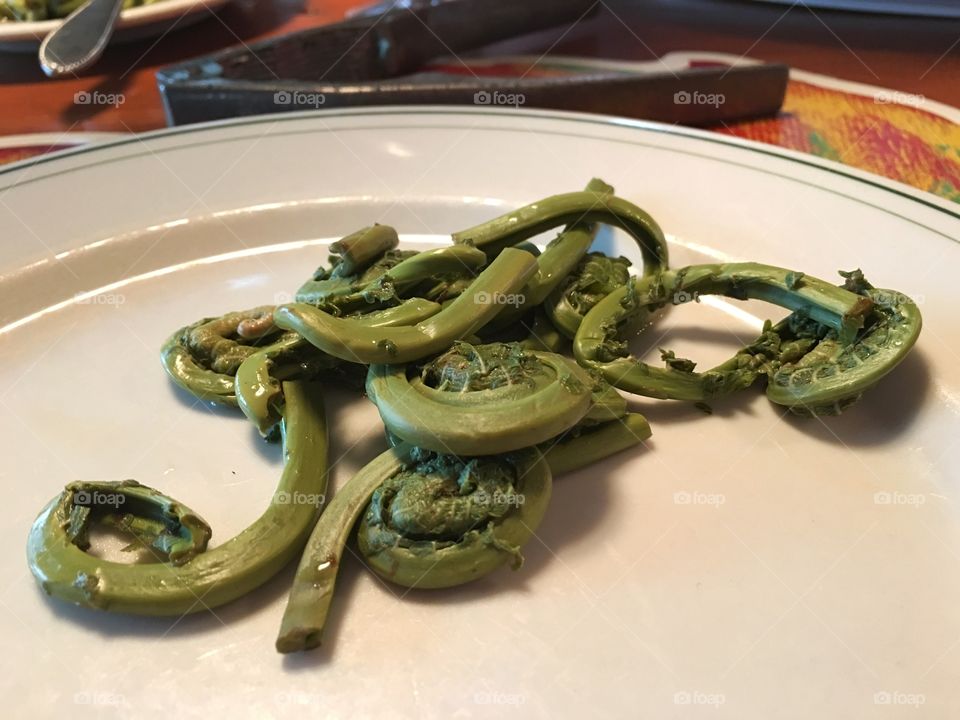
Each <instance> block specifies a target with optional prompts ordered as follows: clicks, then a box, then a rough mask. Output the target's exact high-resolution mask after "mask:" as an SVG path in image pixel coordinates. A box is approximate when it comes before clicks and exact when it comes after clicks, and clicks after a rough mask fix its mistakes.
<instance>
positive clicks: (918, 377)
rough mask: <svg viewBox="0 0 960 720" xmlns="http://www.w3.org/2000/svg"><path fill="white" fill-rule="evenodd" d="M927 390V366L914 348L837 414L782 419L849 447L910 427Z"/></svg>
mask: <svg viewBox="0 0 960 720" xmlns="http://www.w3.org/2000/svg"><path fill="white" fill-rule="evenodd" d="M929 390H930V366H929V364H928V363H927V360H926V358H925V357H924V355H923V353H922V352H920V351H919V350H916V349H915V350H914V351H913V352H912V353H910V355H908V356H907V357H906V359H905V360H904V361H903V362H902V363H901V364H900V366H899V367H898V368H896V369H895V370H894V371H893V372H891V373H890V374H889V375H888V376H887V377H885V378H883V379H882V380H881V381H880V382H879V383H877V385H876V386H875V387H873V388H871V389H869V390H867V391H866V392H865V393H864V394H863V397H862V398H860V400H859V401H857V402H856V403H855V404H854V405H853V406H852V407H850V408H849V409H848V410H846V411H845V412H843V413H842V414H841V415H839V416H837V417H824V418H820V419H819V420H818V419H816V418H802V417H797V416H794V415H788V416H786V418H785V421H786V422H788V423H789V424H790V425H791V426H792V427H794V428H796V429H797V430H800V431H801V432H804V433H806V434H807V435H809V436H811V437H813V438H816V439H817V440H823V441H826V442H832V443H839V444H841V445H848V446H851V447H859V446H868V445H880V444H883V443H887V442H891V441H893V440H896V439H897V438H898V437H900V436H901V435H902V434H903V433H905V432H906V431H907V430H908V429H909V428H910V426H911V425H912V424H913V421H914V420H915V419H916V417H917V414H918V413H919V411H920V408H921V407H923V403H924V401H925V399H926V397H927V395H928V393H929Z"/></svg>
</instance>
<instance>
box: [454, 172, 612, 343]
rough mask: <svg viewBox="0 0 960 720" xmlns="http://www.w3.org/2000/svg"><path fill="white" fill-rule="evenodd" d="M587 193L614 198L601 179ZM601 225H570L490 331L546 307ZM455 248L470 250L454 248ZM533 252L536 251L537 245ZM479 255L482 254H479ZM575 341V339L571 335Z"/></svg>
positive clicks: (539, 259) (539, 258) (545, 252)
mask: <svg viewBox="0 0 960 720" xmlns="http://www.w3.org/2000/svg"><path fill="white" fill-rule="evenodd" d="M587 190H588V191H590V192H595V193H598V194H600V195H603V196H604V197H608V198H609V197H612V196H613V188H612V187H611V186H610V185H607V183H605V182H604V181H603V180H600V179H598V178H594V179H592V180H591V181H590V182H589V183H588V184H587ZM598 228H599V225H598V224H597V223H589V222H577V223H572V224H570V225H567V227H566V228H564V230H563V231H562V232H561V233H560V234H559V235H557V237H555V238H554V239H553V240H551V241H550V243H549V244H548V245H547V247H546V248H545V249H544V250H543V252H542V253H540V252H539V251H538V252H537V271H536V272H535V273H534V274H533V277H531V278H530V280H529V281H528V282H527V284H526V286H524V288H523V290H521V291H520V292H519V293H517V296H516V298H515V300H516V302H514V303H512V304H510V305H509V306H508V307H507V308H506V309H504V311H503V312H501V313H500V314H499V315H497V317H496V318H494V320H493V321H492V322H491V323H490V325H489V329H490V330H491V331H494V332H495V331H496V330H497V329H499V328H502V327H505V326H507V325H510V324H512V323H515V322H517V320H518V319H519V318H520V317H521V316H522V315H523V314H524V313H525V312H526V311H527V310H529V309H530V308H532V307H535V306H537V305H540V304H542V303H543V301H544V300H546V299H547V296H548V295H550V294H551V293H552V292H553V291H554V290H555V289H556V288H557V286H558V285H560V284H561V283H563V282H564V281H565V280H566V278H567V276H569V275H570V273H571V272H573V270H574V269H575V268H576V267H577V265H578V263H580V261H581V259H582V258H583V256H584V255H586V253H587V250H589V249H590V246H591V245H592V244H593V241H594V239H595V238H596V236H597V230H598ZM530 245H532V243H527V242H524V243H520V245H518V246H517V247H523V248H526V247H527V246H530ZM454 247H470V246H469V245H454ZM533 248H536V246H535V245H533ZM478 252H479V251H478ZM571 337H573V336H572V335H571Z"/></svg>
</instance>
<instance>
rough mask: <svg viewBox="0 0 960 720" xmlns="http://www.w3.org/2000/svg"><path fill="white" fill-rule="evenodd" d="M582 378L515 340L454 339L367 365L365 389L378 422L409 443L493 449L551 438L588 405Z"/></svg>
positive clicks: (473, 451)
mask: <svg viewBox="0 0 960 720" xmlns="http://www.w3.org/2000/svg"><path fill="white" fill-rule="evenodd" d="M591 385H592V380H591V378H590V376H589V375H588V374H587V373H586V372H585V371H584V370H583V369H582V368H580V367H579V366H577V364H576V363H575V362H573V361H571V360H569V359H567V358H565V357H563V356H562V355H555V354H553V353H543V352H531V351H528V350H525V349H524V348H523V347H522V346H521V345H519V344H517V343H491V344H487V345H476V346H475V345H471V344H469V343H465V342H456V343H454V344H453V347H452V348H451V349H450V350H448V351H447V352H445V353H443V354H442V355H440V356H439V357H437V358H435V359H433V360H431V361H430V362H428V363H425V364H424V365H423V366H422V368H420V369H419V370H418V369H417V368H416V367H414V366H403V365H371V366H370V370H369V373H368V375H367V393H368V395H369V396H370V399H371V400H373V402H374V403H376V405H377V408H378V409H379V410H380V417H381V418H382V419H383V423H384V425H385V426H386V428H387V429H388V430H389V431H390V432H392V433H393V434H394V435H396V436H398V437H399V438H401V439H403V440H405V441H407V442H409V443H411V444H413V445H416V446H417V447H421V448H426V449H429V450H434V451H436V452H440V453H453V454H456V455H496V454H500V453H505V452H508V451H511V450H517V449H520V448H524V447H529V446H531V445H536V444H537V443H540V442H543V441H545V440H548V439H549V438H552V437H555V436H556V435H559V434H560V433H562V432H565V431H566V430H569V429H570V428H571V427H573V426H574V425H576V424H577V422H579V421H580V420H581V418H583V416H584V415H586V413H587V412H588V410H589V409H590V406H591V402H592V399H591Z"/></svg>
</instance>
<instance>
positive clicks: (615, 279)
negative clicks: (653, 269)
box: [543, 253, 630, 340]
mask: <svg viewBox="0 0 960 720" xmlns="http://www.w3.org/2000/svg"><path fill="white" fill-rule="evenodd" d="M629 280H630V261H629V260H627V259H626V258H625V257H617V258H612V257H608V256H606V255H604V254H603V253H588V254H587V255H586V257H584V258H582V259H581V260H580V262H579V263H578V264H577V266H576V268H574V270H573V272H571V273H570V274H569V275H568V276H567V277H566V278H565V279H564V281H563V282H562V283H561V284H560V286H559V287H557V288H556V289H555V290H554V291H553V292H551V293H550V296H549V297H548V298H547V299H546V302H544V304H543V307H544V310H545V311H546V313H547V316H548V317H549V318H550V321H551V322H552V323H553V325H554V326H555V327H556V328H557V330H559V331H560V332H561V333H563V334H564V335H565V336H567V337H568V338H570V339H571V340H573V338H574V337H575V336H576V334H577V329H578V328H579V327H580V323H581V322H582V321H583V318H584V316H585V315H586V314H587V313H588V312H590V310H592V309H593V306H594V305H596V304H597V303H598V302H600V301H601V300H603V298H605V297H606V296H607V295H609V294H610V293H612V292H613V291H614V290H616V289H618V288H621V287H623V286H625V285H626V284H627V282H628V281H629Z"/></svg>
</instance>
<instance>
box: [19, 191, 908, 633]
mask: <svg viewBox="0 0 960 720" xmlns="http://www.w3.org/2000/svg"><path fill="white" fill-rule="evenodd" d="M601 225H610V226H613V227H616V228H619V229H621V230H623V231H625V232H626V233H627V234H628V235H629V236H630V237H631V238H632V239H633V241H634V242H636V243H637V245H638V247H639V250H640V255H641V257H642V259H643V265H642V267H640V268H636V269H634V268H632V267H631V264H630V262H629V261H628V260H626V259H625V258H622V257H609V256H607V255H605V254H603V253H601V252H597V251H591V246H592V245H593V243H594V239H595V237H596V234H597V230H598V227H599V226H601ZM551 230H557V231H558V234H557V236H556V237H555V238H554V239H553V240H551V241H550V242H549V243H548V244H546V245H545V247H544V248H543V249H542V250H540V249H539V248H538V247H537V246H536V245H534V244H532V243H531V242H530V240H531V239H532V238H533V237H535V236H536V235H539V234H540V233H543V232H547V231H551ZM451 239H452V242H451V244H449V245H446V246H444V247H440V248H437V249H433V250H428V251H424V252H416V251H412V250H400V249H398V247H399V237H398V235H397V233H396V231H395V230H394V229H393V228H390V227H387V226H383V225H374V226H371V227H368V228H364V229H362V230H360V231H358V232H356V233H353V234H352V235H349V236H347V237H345V238H343V239H342V240H340V241H338V242H336V243H334V244H332V245H331V248H330V249H331V255H330V259H329V261H328V265H327V266H326V267H320V268H319V269H318V270H316V271H315V272H314V273H313V275H312V276H311V277H310V279H309V280H307V281H306V282H305V283H304V284H303V285H302V287H301V288H300V289H299V290H298V292H297V294H296V297H295V302H292V303H287V304H283V305H280V306H276V307H274V306H262V307H257V308H254V309H252V310H249V311H245V312H233V313H227V314H226V315H223V316H221V317H218V318H205V319H203V320H200V321H198V322H195V323H193V324H191V325H187V326H186V327H184V328H182V329H180V330H178V331H177V332H176V333H174V334H173V335H172V336H171V337H170V339H169V340H168V341H167V342H166V343H165V344H164V346H163V348H162V351H161V359H162V362H163V366H164V368H165V369H166V371H167V373H168V374H169V376H170V377H171V379H172V380H173V381H174V382H175V383H176V384H177V385H179V386H180V387H182V388H184V389H185V390H187V391H189V392H190V393H192V394H193V395H195V396H197V397H198V398H200V399H202V400H206V401H212V402H218V403H224V404H228V405H236V406H239V408H240V409H241V410H242V411H243V413H244V414H245V415H246V416H247V417H248V418H249V419H250V420H251V421H252V422H253V423H254V424H255V425H256V427H257V428H258V429H259V431H260V432H261V433H262V434H263V435H264V436H265V437H267V438H269V439H275V438H277V437H280V438H282V441H283V444H284V459H285V465H284V470H283V475H282V478H281V481H280V486H279V487H278V488H277V491H276V493H275V494H274V496H273V499H272V500H271V502H270V504H269V506H268V508H267V510H266V512H265V513H264V514H263V515H262V516H261V517H260V518H259V519H258V520H257V521H256V522H255V523H254V524H253V525H251V526H250V527H249V528H247V529H246V530H244V531H243V532H242V533H240V534H239V535H237V536H236V537H235V538H233V539H232V540H230V541H228V542H226V543H224V544H222V545H220V546H218V547H216V548H214V549H207V542H208V540H209V538H210V535H211V530H210V528H209V526H208V525H207V524H206V523H205V522H204V521H203V520H202V519H201V518H200V517H199V516H198V515H197V514H196V513H194V512H193V511H192V510H190V509H189V508H187V507H185V506H184V505H182V504H180V503H178V502H177V501H175V500H173V499H172V498H169V497H167V496H165V495H163V494H161V493H159V492H158V491H156V490H152V489H150V488H148V487H146V486H143V485H140V484H139V483H137V482H135V481H133V480H125V481H122V482H75V483H71V484H70V485H67V487H66V488H65V489H64V491H63V492H62V493H61V494H60V495H59V496H57V497H56V498H54V499H53V500H52V501H51V502H50V503H49V504H48V505H47V507H46V508H44V510H43V511H42V512H41V514H40V516H39V517H38V518H37V520H36V522H35V523H34V525H33V528H32V529H31V531H30V536H29V541H28V557H29V562H30V567H31V570H32V571H33V574H34V576H35V577H36V578H37V580H38V581H39V583H40V585H41V586H42V587H43V589H44V590H45V591H46V592H48V593H50V594H51V595H54V596H56V597H59V598H61V599H64V600H67V601H70V602H73V603H76V604H79V605H84V606H88V607H92V608H98V609H104V610H114V611H119V612H127V613H136V614H144V615H173V614H183V613H188V612H195V611H198V610H201V609H205V608H211V607H214V606H216V605H219V604H222V603H225V602H228V601H230V600H232V599H234V598H236V597H238V596H240V595H242V594H244V593H246V592H248V591H249V590H251V589H253V588H254V587H256V586H258V585H260V584H261V583H263V582H265V581H266V580H267V579H268V578H269V577H271V576H272V575H273V574H274V573H276V572H277V571H278V570H279V569H280V568H281V567H283V565H284V564H286V563H287V562H288V561H290V560H291V559H292V558H293V557H296V556H297V555H298V554H299V555H300V563H299V567H298V569H297V573H296V576H295V579H294V583H293V589H292V591H291V594H290V598H289V601H288V604H287V609H286V612H285V614H284V616H283V621H282V624H281V629H280V633H279V636H278V638H277V642H276V647H277V649H278V650H279V651H281V652H291V651H297V650H304V649H307V648H311V647H315V646H316V645H318V644H319V643H320V640H321V636H322V632H323V627H324V624H325V620H326V617H327V613H328V610H329V607H330V602H331V600H332V597H333V590H334V584H335V581H336V577H337V572H338V569H339V566H340V562H341V559H342V556H343V552H344V549H345V547H346V545H347V543H348V542H349V540H350V537H351V535H352V534H354V533H355V535H356V542H357V547H358V550H359V555H360V557H361V558H362V559H363V561H364V563H365V564H366V565H367V567H368V568H369V569H370V570H372V571H373V572H374V573H376V574H377V575H379V576H380V577H382V578H383V579H384V580H387V581H389V582H392V583H397V584H400V585H404V586H408V587H417V588H440V587H450V586H453V585H460V584H463V583H466V582H469V581H471V580H474V579H476V578H479V577H482V576H484V575H486V574H487V573H490V572H492V571H493V570H495V569H496V568H498V567H500V566H501V565H504V564H509V565H511V566H512V567H514V568H518V567H520V565H521V563H522V561H523V555H522V548H523V546H524V545H525V544H526V543H527V542H528V541H529V540H530V539H531V538H532V537H534V535H535V533H536V530H537V527H538V526H539V524H540V522H541V520H542V519H543V517H544V515H545V513H546V512H547V508H548V504H549V501H550V495H551V490H552V484H553V478H554V476H555V475H559V474H562V473H566V472H571V471H574V470H577V469H579V468H582V467H584V466H586V465H589V464H592V463H595V462H597V461H600V460H602V459H603V458H605V457H607V456H609V455H612V454H614V453H617V452H620V451H622V450H625V449H627V448H629V447H632V446H635V445H637V444H638V443H642V442H643V441H644V440H645V439H646V438H648V437H649V436H650V427H649V425H648V424H647V422H646V420H645V419H644V417H643V416H642V415H640V414H639V413H636V412H631V411H630V409H629V407H628V403H627V398H626V397H624V395H622V394H621V393H620V392H618V390H622V391H625V392H627V393H632V394H634V395H641V396H646V397H648V398H659V399H672V400H680V401H689V402H695V403H704V402H707V401H711V400H714V399H716V398H718V397H721V396H724V395H729V394H731V393H735V392H739V391H742V390H745V389H747V388H749V387H750V386H752V385H755V384H765V386H766V394H767V397H768V398H769V399H770V400H771V401H773V402H774V403H777V404H778V405H782V406H785V407H787V408H789V410H791V411H792V412H794V413H797V414H800V415H833V414H837V413H839V412H842V411H843V410H845V409H846V408H848V407H849V406H850V405H851V404H852V403H854V402H855V401H856V400H857V399H858V398H859V397H860V396H861V395H862V394H863V392H864V391H865V390H866V389H868V388H869V387H870V386H871V385H873V384H875V383H876V382H877V381H878V380H880V378H882V377H883V376H884V375H886V374H887V373H888V372H890V371H891V370H892V369H893V368H894V367H896V365H897V364H898V363H900V362H901V361H902V360H903V358H904V357H905V356H906V354H907V353H908V352H909V351H910V349H911V347H912V346H913V345H914V343H915V342H916V339H917V337H918V335H919V332H920V326H921V319H920V314H919V312H918V310H917V307H916V305H915V304H914V303H913V302H912V301H911V300H910V299H909V298H907V297H906V296H905V295H903V294H901V293H898V292H896V291H891V290H880V289H877V288H874V287H873V286H872V285H870V284H869V283H868V282H867V281H866V280H865V279H864V277H863V274H862V273H861V272H860V271H859V270H855V271H852V272H846V273H841V274H842V275H843V277H844V282H843V283H842V284H840V285H839V286H838V285H834V284H831V283H829V282H826V281H824V280H820V279H817V278H814V277H810V276H808V275H805V274H804V273H802V272H799V271H795V270H788V269H784V268H778V267H774V266H771V265H762V264H759V263H727V264H708V265H694V266H690V267H685V268H680V269H676V270H674V269H670V268H669V267H668V253H667V245H666V242H665V240H664V236H663V233H662V232H661V230H660V228H659V227H658V226H657V224H656V222H655V221H654V220H653V218H651V217H650V216H649V215H648V214H646V213H645V212H644V211H643V210H641V209H640V208H638V207H636V206H635V205H633V204H632V203H630V202H628V201H626V200H624V199H622V198H618V197H617V196H616V195H615V194H614V191H613V188H611V187H610V186H609V185H607V184H606V183H604V182H602V181H600V180H593V181H591V182H590V184H589V185H588V186H587V188H586V189H585V190H583V191H581V192H574V193H568V194H565V195H557V196H553V197H550V198H546V199H544V200H542V201H540V202H537V203H533V204H531V205H528V206H526V207H523V208H520V209H518V210H515V211H513V212H511V213H508V214H506V215H504V216H502V217H499V218H496V219H494V220H491V221H489V222H486V223H483V224H482V225H479V226H477V227H474V228H470V229H468V230H464V231H461V232H458V233H455V234H454V235H453V236H452V238H451ZM710 294H713V295H723V296H726V297H728V298H732V299H735V300H746V299H757V300H763V301H766V302H768V303H772V304H773V305H777V306H779V307H782V308H785V309H786V310H789V311H790V314H789V315H787V317H786V318H784V319H783V320H781V321H780V322H778V323H777V324H772V323H770V322H767V323H766V324H765V325H764V327H763V330H762V332H761V333H760V335H759V336H758V337H757V338H756V339H755V340H754V341H753V342H751V343H749V344H748V345H746V346H745V347H743V348H741V349H740V350H738V351H737V352H736V353H735V354H734V355H733V357H731V358H730V359H729V360H727V361H726V362H724V363H721V364H720V365H718V366H717V367H714V368H712V369H709V370H706V371H703V372H697V371H696V363H694V362H693V361H691V360H688V359H685V358H678V357H676V355H675V354H674V353H672V352H669V351H663V352H662V357H661V359H662V361H663V365H662V366H656V367H655V366H652V365H650V364H647V363H645V362H642V361H641V360H639V359H638V358H636V357H634V356H632V355H631V353H630V351H629V347H628V341H629V339H630V337H631V336H632V335H635V334H637V333H642V332H646V331H647V330H646V328H647V327H648V326H649V325H650V324H651V322H652V318H655V317H656V315H657V311H659V310H661V309H662V308H664V307H665V306H668V305H680V304H683V303H684V302H686V301H687V300H689V299H690V298H698V297H700V296H702V295H710ZM349 376H353V377H355V378H357V379H363V378H365V383H357V384H358V386H359V385H360V384H365V389H366V394H367V397H368V398H369V399H370V400H371V401H372V402H373V403H375V405H376V406H377V409H378V410H379V413H380V417H381V418H382V420H383V424H384V430H385V435H386V439H387V441H388V444H389V446H390V447H389V449H388V450H386V451H385V452H384V453H383V454H381V455H380V456H379V457H377V458H376V459H375V460H373V461H372V462H371V463H369V464H368V465H367V466H366V467H364V468H363V469H362V470H361V471H360V472H359V473H357V474H356V475H355V476H354V477H353V478H352V479H351V480H350V481H349V482H347V483H346V485H345V486H344V487H343V488H342V489H341V490H340V491H338V492H337V493H336V495H335V496H334V497H333V499H332V501H331V502H330V503H328V504H326V506H325V507H324V505H325V499H326V484H327V467H326V461H327V428H326V423H325V419H324V416H323V406H322V400H321V390H322V387H323V384H324V383H325V382H331V381H333V382H338V383H339V382H340V381H341V380H342V378H344V377H349ZM291 497H296V498H297V501H296V502H291V501H290V500H291ZM304 498H307V499H309V501H308V502H302V500H303V499H304ZM94 525H101V526H107V527H112V528H114V529H116V530H118V531H121V532H123V533H125V534H127V535H128V536H130V537H131V538H132V539H133V542H132V543H131V546H130V547H131V548H133V549H141V550H144V549H145V550H147V551H148V552H149V553H150V554H151V555H153V559H154V560H155V562H149V563H134V564H122V563H116V562H109V561H106V560H103V559H100V558H98V557H95V556H94V555H93V554H91V553H89V552H87V550H88V549H89V546H90V530H91V529H92V527H93V526H94Z"/></svg>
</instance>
